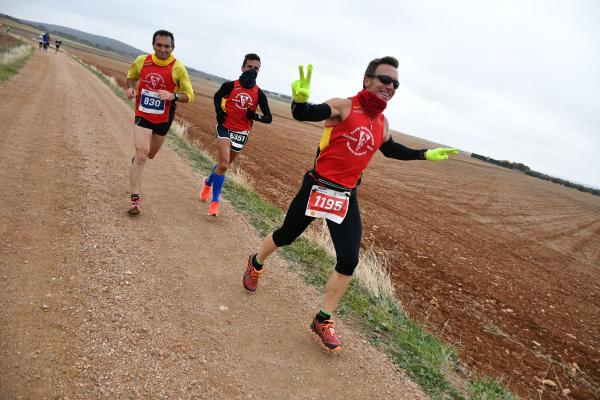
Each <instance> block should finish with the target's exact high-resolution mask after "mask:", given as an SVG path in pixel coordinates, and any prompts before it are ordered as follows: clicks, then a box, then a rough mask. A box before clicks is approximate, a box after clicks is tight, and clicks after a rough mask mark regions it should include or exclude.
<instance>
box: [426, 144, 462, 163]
mask: <svg viewBox="0 0 600 400" xmlns="http://www.w3.org/2000/svg"><path fill="white" fill-rule="evenodd" d="M448 154H458V150H456V149H448V148H444V147H440V148H437V149H431V150H427V151H426V152H425V158H426V159H427V160H429V161H441V160H447V159H448Z"/></svg>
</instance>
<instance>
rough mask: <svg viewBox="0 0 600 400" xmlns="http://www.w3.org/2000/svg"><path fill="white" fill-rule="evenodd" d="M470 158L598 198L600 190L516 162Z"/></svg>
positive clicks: (474, 156) (489, 158) (485, 157)
mask: <svg viewBox="0 0 600 400" xmlns="http://www.w3.org/2000/svg"><path fill="white" fill-rule="evenodd" d="M471 157H473V158H476V159H478V160H481V161H485V162H488V163H490V164H495V165H498V166H500V167H504V168H509V169H513V170H517V171H520V172H523V173H524V174H527V175H530V176H534V177H536V178H539V179H543V180H545V181H550V182H554V183H558V184H560V185H563V186H567V187H570V188H573V189H577V190H580V191H582V192H587V193H591V194H593V195H596V196H600V190H598V189H594V188H590V187H587V186H583V185H580V184H578V183H573V182H569V181H567V180H565V179H561V178H556V177H554V176H550V175H547V174H543V173H541V172H538V171H534V170H532V169H531V168H529V167H528V166H527V165H525V164H523V163H516V162H512V161H507V160H496V159H493V158H491V157H487V156H482V155H481V154H477V153H471Z"/></svg>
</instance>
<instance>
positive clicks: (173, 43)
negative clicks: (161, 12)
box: [152, 29, 175, 47]
mask: <svg viewBox="0 0 600 400" xmlns="http://www.w3.org/2000/svg"><path fill="white" fill-rule="evenodd" d="M157 36H168V37H170V38H171V47H175V36H173V34H172V33H171V32H169V31H165V30H164V29H159V30H157V31H156V32H154V35H152V44H154V43H155V42H156V37H157Z"/></svg>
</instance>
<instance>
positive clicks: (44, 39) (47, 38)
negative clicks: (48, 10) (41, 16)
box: [42, 32, 50, 52]
mask: <svg viewBox="0 0 600 400" xmlns="http://www.w3.org/2000/svg"><path fill="white" fill-rule="evenodd" d="M42 42H43V48H44V51H45V52H47V51H48V46H50V33H48V32H46V33H44V34H43V35H42Z"/></svg>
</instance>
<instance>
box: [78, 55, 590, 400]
mask: <svg viewBox="0 0 600 400" xmlns="http://www.w3.org/2000/svg"><path fill="white" fill-rule="evenodd" d="M78 55H79V56H80V57H81V58H82V59H84V61H86V62H87V63H90V64H93V65H96V66H97V67H98V68H99V69H100V70H102V71H103V72H105V73H106V74H108V75H111V76H114V77H115V78H117V80H118V81H119V83H120V84H121V85H124V82H125V80H124V78H125V75H126V70H127V67H128V64H127V63H126V62H123V61H119V60H115V59H110V58H104V57H100V56H97V55H93V54H89V53H79V54H78ZM184 61H185V60H184ZM264 62H265V63H268V60H265V61H264ZM231 78H235V77H231ZM291 78H293V76H292V75H290V79H291ZM258 81H259V84H260V76H259V79H258ZM194 86H195V90H196V92H197V100H196V102H195V103H194V104H192V105H188V106H182V107H180V108H179V109H178V115H179V117H180V118H182V119H185V120H186V121H187V122H189V123H190V129H189V132H190V134H191V135H192V136H193V137H194V138H196V139H198V141H199V143H200V144H201V147H203V148H204V149H205V150H207V151H208V152H209V153H210V154H211V155H212V156H213V158H214V157H215V156H216V152H215V145H214V123H215V122H214V112H213V107H212V95H213V93H214V91H215V90H216V88H217V85H215V84H214V83H207V82H194ZM267 89H268V88H267ZM351 94H352V93H340V95H351ZM271 108H272V111H273V113H274V121H273V123H272V124H271V125H262V124H255V126H254V130H253V132H252V134H251V138H250V140H249V144H248V145H247V147H246V148H245V149H244V152H243V153H242V154H241V155H240V156H239V157H238V164H239V165H240V166H241V168H242V169H243V170H245V171H246V172H247V173H248V175H249V176H250V177H252V179H253V181H254V187H255V189H256V190H257V191H258V192H259V193H260V194H261V195H263V196H264V197H265V198H266V199H268V200H269V201H271V202H273V203H274V204H276V205H277V206H279V207H280V208H281V209H282V210H285V209H286V208H287V205H288V202H289V201H290V200H291V197H292V196H293V195H294V193H295V191H296V190H297V188H298V187H299V183H300V180H301V177H302V174H303V172H304V171H305V170H307V169H308V168H310V167H311V164H312V161H313V157H314V154H315V150H316V147H317V144H318V140H319V136H320V131H321V129H320V127H319V124H307V123H298V122H296V121H294V120H293V119H292V117H291V114H290V112H289V105H287V104H284V103H278V102H276V101H273V100H272V101H271ZM391 122H392V124H398V121H391ZM449 129H451V128H449ZM421 134H423V135H426V132H421ZM565 140H568V139H566V138H565ZM396 141H399V142H401V143H403V144H405V145H407V146H410V147H416V148H421V147H427V146H431V145H432V144H431V143H428V142H426V141H423V140H420V139H417V138H415V137H411V136H408V135H403V134H398V135H397V137H396ZM447 144H448V145H452V143H447ZM516 161H518V160H516ZM359 200H360V205H361V208H362V216H363V225H364V241H363V244H364V246H365V247H370V246H375V248H376V249H378V250H379V251H381V252H383V253H385V254H386V255H387V257H388V260H389V267H390V271H391V275H392V277H393V281H394V284H395V286H396V290H397V296H398V298H399V299H400V301H401V302H402V304H403V306H404V308H405V310H406V311H407V313H408V314H409V315H411V316H412V317H413V318H415V319H417V320H418V321H420V323H421V324H422V325H424V326H426V327H428V328H429V329H430V330H432V331H433V332H435V333H436V334H438V335H440V336H441V337H443V338H444V339H445V340H447V341H448V342H450V343H452V344H454V345H456V347H457V348H458V350H459V352H460V355H461V358H462V359H463V360H464V361H465V362H466V363H467V364H468V365H469V366H470V368H472V369H473V370H475V371H477V372H479V373H482V374H490V375H492V376H494V377H496V378H499V379H502V381H503V382H504V383H505V384H507V385H508V386H509V387H510V388H511V389H512V390H513V391H514V392H515V393H517V394H519V395H521V396H523V397H526V398H543V399H553V398H556V399H558V398H564V397H563V393H562V390H563V389H569V390H570V394H569V397H570V398H576V399H592V398H600V335H599V334H598V332H600V317H599V316H600V198H599V197H595V196H592V195H590V194H587V193H582V192H579V191H576V190H573V189H569V188H565V187H563V186H560V185H556V184H553V183H550V182H545V181H542V180H538V179H535V178H532V177H529V176H526V175H523V174H520V173H517V172H512V171H509V170H506V169H503V168H499V167H496V166H492V165H489V164H486V163H483V162H480V161H477V160H474V159H472V158H470V157H469V155H468V153H467V154H461V155H459V156H457V157H453V159H452V160H451V161H448V162H444V163H429V162H419V161H412V162H400V161H394V160H388V159H385V158H384V157H383V156H381V155H380V154H378V155H376V156H375V157H374V159H373V161H372V163H371V165H370V167H369V168H368V169H367V171H366V173H365V174H364V177H363V184H362V185H361V187H360V188H359ZM543 379H546V380H552V381H553V382H554V383H555V384H556V387H553V386H550V385H548V384H542V383H541V381H542V380H543Z"/></svg>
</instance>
